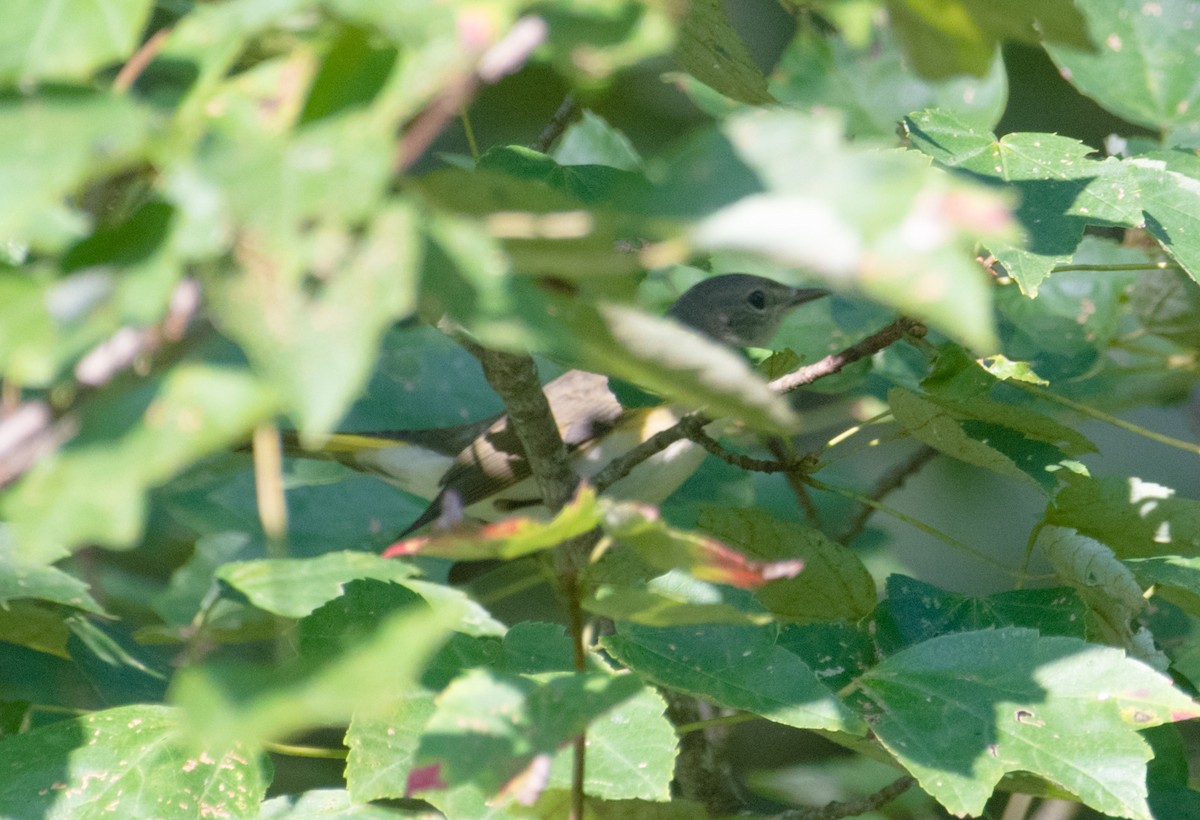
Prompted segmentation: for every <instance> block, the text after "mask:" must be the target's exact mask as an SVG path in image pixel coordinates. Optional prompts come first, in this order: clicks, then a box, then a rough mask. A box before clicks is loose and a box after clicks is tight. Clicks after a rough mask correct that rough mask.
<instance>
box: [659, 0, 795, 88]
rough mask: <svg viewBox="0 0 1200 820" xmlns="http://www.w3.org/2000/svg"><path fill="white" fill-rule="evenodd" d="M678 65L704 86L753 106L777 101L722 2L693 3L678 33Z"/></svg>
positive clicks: (676, 55) (697, 0)
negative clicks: (730, 20)
mask: <svg viewBox="0 0 1200 820" xmlns="http://www.w3.org/2000/svg"><path fill="white" fill-rule="evenodd" d="M675 62H677V63H678V64H679V65H680V67H682V68H683V69H684V71H687V72H688V73H689V74H691V75H692V76H693V77H695V78H696V79H698V80H700V81H701V82H702V83H705V84H706V85H709V86H711V87H712V88H714V89H715V90H717V91H719V92H721V93H722V94H724V95H725V96H726V97H729V98H730V99H733V100H737V101H739V102H743V103H748V104H750V105H764V104H766V103H771V102H774V98H773V97H772V96H771V93H770V92H769V91H768V90H767V78H766V77H765V76H764V75H763V73H762V69H761V68H759V67H758V66H757V65H756V64H755V62H754V59H753V58H752V57H751V56H750V51H749V49H747V48H746V44H745V43H744V42H743V41H742V38H741V37H740V36H739V35H738V33H737V30H736V29H734V27H733V26H732V25H730V23H729V15H728V13H727V12H726V10H725V3H724V2H722V0H694V2H692V3H691V4H689V6H688V11H687V16H686V17H684V19H683V25H682V26H681V28H680V31H679V43H678V45H676V47H675Z"/></svg>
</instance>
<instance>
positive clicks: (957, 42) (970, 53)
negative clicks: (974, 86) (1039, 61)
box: [887, 0, 1089, 79]
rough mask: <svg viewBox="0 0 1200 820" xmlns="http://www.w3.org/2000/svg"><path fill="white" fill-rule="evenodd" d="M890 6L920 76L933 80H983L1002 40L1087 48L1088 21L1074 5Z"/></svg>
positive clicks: (975, 0) (981, 0)
mask: <svg viewBox="0 0 1200 820" xmlns="http://www.w3.org/2000/svg"><path fill="white" fill-rule="evenodd" d="M887 7H888V16H889V18H890V20H891V23H892V26H893V27H894V28H895V29H896V35H897V38H898V39H899V40H900V42H902V43H904V45H905V50H906V51H907V53H908V56H909V59H911V60H912V61H913V65H914V66H915V68H916V69H917V71H918V73H920V74H921V75H922V76H925V77H931V78H934V79H938V78H942V77H948V76H950V75H952V74H961V73H967V74H974V75H975V76H977V77H981V76H983V75H984V74H985V73H986V72H987V70H988V67H989V66H990V65H991V62H992V58H993V56H994V55H995V53H996V47H997V45H998V44H999V43H1000V41H1001V40H1016V41H1018V42H1026V43H1032V44H1038V43H1040V41H1041V40H1042V39H1045V40H1048V41H1051V42H1061V43H1067V44H1070V45H1073V46H1078V47H1079V48H1087V47H1088V45H1089V42H1088V39H1087V32H1086V30H1085V28H1084V19H1083V17H1082V16H1080V13H1079V11H1077V10H1076V8H1075V4H1074V3H1072V2H1071V0H1014V2H1009V3H1005V4H1004V7H1003V8H998V7H997V6H995V5H993V4H991V3H989V2H987V0H951V2H940V1H939V0H888V3H887Z"/></svg>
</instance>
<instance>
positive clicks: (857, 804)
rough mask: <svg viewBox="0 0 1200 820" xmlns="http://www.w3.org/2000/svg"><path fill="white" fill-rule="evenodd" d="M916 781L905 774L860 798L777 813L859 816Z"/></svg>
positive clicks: (817, 818)
mask: <svg viewBox="0 0 1200 820" xmlns="http://www.w3.org/2000/svg"><path fill="white" fill-rule="evenodd" d="M916 782H917V781H916V778H914V777H911V776H910V775H904V777H901V778H898V779H896V780H894V781H892V782H891V783H889V784H888V785H886V786H884V787H883V788H882V789H880V790H879V791H877V792H875V793H874V794H869V795H867V796H866V797H862V798H859V799H858V800H847V801H845V802H844V803H830V804H828V805H826V806H822V807H821V808H819V809H796V810H794V811H786V812H784V813H783V814H780V815H777V818H778V820H841V818H843V817H858V816H859V815H860V814H866V813H867V812H869V811H874V810H875V809H878V808H879V807H881V806H884V805H887V804H888V803H890V802H892V801H893V800H895V799H896V798H897V797H899V796H900V795H902V794H904V793H905V792H906V791H908V790H909V789H910V788H912V786H913V784H915V783H916Z"/></svg>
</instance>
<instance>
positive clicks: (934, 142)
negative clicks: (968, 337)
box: [904, 111, 1145, 296]
mask: <svg viewBox="0 0 1200 820" xmlns="http://www.w3.org/2000/svg"><path fill="white" fill-rule="evenodd" d="M904 123H905V129H906V130H907V132H908V136H909V138H910V139H911V140H912V142H913V145H914V147H916V148H917V149H919V150H921V151H923V152H924V153H926V154H928V155H929V156H931V157H933V158H934V159H935V160H937V162H938V163H939V164H940V165H943V166H945V167H947V168H954V169H958V170H960V171H966V172H969V173H970V174H972V175H974V176H976V177H982V178H984V179H991V180H995V181H996V182H1004V183H1008V184H1010V185H1011V186H1012V187H1013V189H1014V190H1015V191H1016V192H1018V193H1019V194H1020V197H1021V200H1020V205H1019V206H1018V208H1017V210H1016V217H1017V220H1018V221H1019V222H1020V223H1021V227H1022V228H1023V229H1024V231H1025V234H1026V241H1025V243H1024V244H1023V245H1021V244H1015V243H1012V242H1011V241H1006V240H1005V239H1003V238H998V239H997V240H992V241H988V240H984V244H985V245H986V246H987V247H988V250H990V251H991V252H992V253H993V254H994V255H995V256H996V258H997V259H998V260H999V261H1000V263H1001V264H1003V265H1004V268H1005V270H1007V271H1008V273H1009V275H1011V276H1012V277H1013V279H1015V280H1016V281H1017V283H1018V284H1019V285H1020V286H1021V290H1023V291H1024V292H1025V293H1027V294H1029V295H1030V296H1034V295H1036V294H1037V291H1038V286H1039V285H1040V284H1041V283H1042V281H1043V280H1044V279H1045V278H1046V277H1047V276H1048V275H1049V274H1050V271H1051V269H1052V268H1053V267H1054V266H1055V265H1057V264H1061V263H1065V262H1067V261H1068V260H1069V259H1070V258H1071V256H1072V255H1073V254H1074V253H1075V249H1076V247H1077V246H1078V245H1079V241H1080V239H1081V238H1082V236H1083V229H1084V226H1086V225H1088V224H1102V225H1127V226H1131V227H1132V226H1137V225H1140V224H1141V222H1142V208H1143V207H1145V203H1144V201H1143V198H1142V193H1141V190H1140V187H1141V186H1140V185H1139V184H1138V179H1137V174H1136V173H1135V172H1134V171H1132V170H1131V168H1130V166H1129V165H1128V164H1127V163H1122V162H1118V161H1117V160H1115V159H1111V158H1110V159H1106V160H1103V161H1097V160H1093V159H1088V156H1087V155H1088V154H1090V153H1091V152H1092V149H1091V148H1089V147H1088V146H1086V145H1084V144H1083V143H1081V142H1079V141H1077V140H1073V139H1070V138H1068V137H1060V136H1058V135H1056V134H1024V133H1018V134H1008V135H1005V136H1004V137H1001V138H1000V139H997V138H996V137H995V136H994V135H993V134H991V133H989V132H988V131H987V130H984V129H980V128H977V127H975V126H973V125H971V124H970V123H967V122H964V121H963V120H962V119H960V118H959V117H957V116H955V115H954V114H951V113H948V112H945V111H922V112H920V113H917V114H912V115H910V116H908V117H906V118H905V121H904Z"/></svg>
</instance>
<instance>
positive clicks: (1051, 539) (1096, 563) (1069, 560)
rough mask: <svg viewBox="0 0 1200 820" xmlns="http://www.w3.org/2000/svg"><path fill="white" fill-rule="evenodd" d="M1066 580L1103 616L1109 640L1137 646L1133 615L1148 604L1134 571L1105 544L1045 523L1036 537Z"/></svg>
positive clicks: (1037, 546)
mask: <svg viewBox="0 0 1200 820" xmlns="http://www.w3.org/2000/svg"><path fill="white" fill-rule="evenodd" d="M1034 548H1035V549H1038V550H1040V551H1041V552H1042V554H1043V555H1045V556H1046V558H1047V559H1048V560H1049V561H1050V566H1052V567H1053V568H1054V573H1055V575H1057V576H1058V579H1059V580H1060V581H1062V582H1063V583H1066V584H1069V585H1070V586H1072V587H1074V589H1075V591H1076V592H1078V593H1079V597H1080V598H1082V599H1083V600H1084V602H1085V603H1087V605H1088V607H1089V608H1090V609H1091V610H1092V612H1094V613H1095V615H1096V617H1097V618H1098V620H1099V624H1100V629H1101V636H1102V637H1103V638H1104V640H1105V642H1108V643H1117V644H1120V645H1123V646H1125V647H1126V649H1128V650H1130V651H1131V653H1132V651H1133V649H1134V640H1133V628H1132V622H1133V618H1134V617H1135V616H1136V615H1137V614H1138V613H1140V612H1141V611H1142V610H1143V609H1145V608H1146V599H1145V598H1144V597H1142V587H1141V585H1140V584H1138V582H1137V581H1136V580H1135V579H1134V577H1133V573H1132V572H1131V571H1130V570H1129V569H1128V568H1127V567H1126V566H1125V565H1124V564H1122V563H1121V562H1120V561H1118V560H1117V558H1116V556H1115V555H1113V551H1112V550H1111V549H1109V548H1108V547H1107V546H1105V545H1104V544H1101V543H1100V542H1099V541H1096V540H1094V539H1092V538H1088V537H1087V536H1086V535H1080V534H1079V533H1077V532H1075V531H1073V530H1069V529H1066V528H1063V527H1053V526H1050V527H1042V529H1041V531H1039V532H1038V536H1037V539H1036V540H1035V541H1034Z"/></svg>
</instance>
